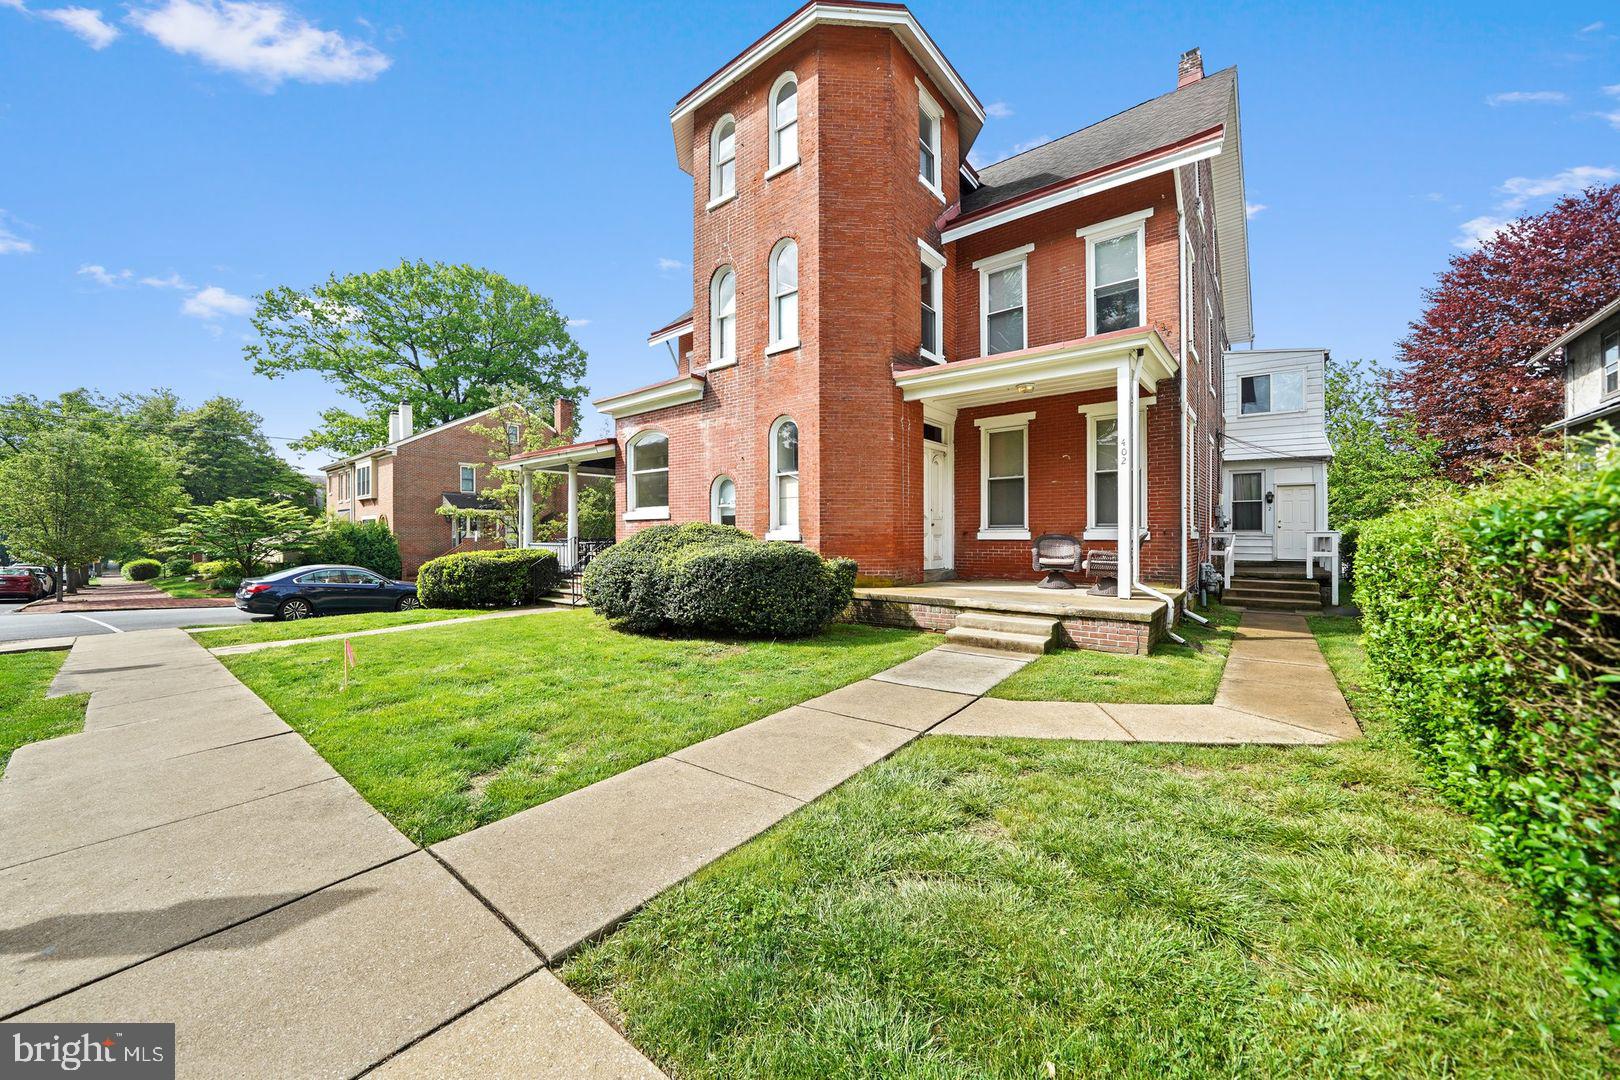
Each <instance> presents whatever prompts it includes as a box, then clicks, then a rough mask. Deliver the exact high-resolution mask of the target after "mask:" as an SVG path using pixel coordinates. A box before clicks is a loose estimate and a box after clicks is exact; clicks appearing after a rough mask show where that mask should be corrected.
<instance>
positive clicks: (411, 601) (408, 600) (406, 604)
mask: <svg viewBox="0 0 1620 1080" xmlns="http://www.w3.org/2000/svg"><path fill="white" fill-rule="evenodd" d="M421 606H422V601H420V600H418V599H417V598H416V597H414V596H402V597H400V598H399V603H397V604H395V605H394V610H395V611H415V610H416V609H417V608H419V607H421Z"/></svg>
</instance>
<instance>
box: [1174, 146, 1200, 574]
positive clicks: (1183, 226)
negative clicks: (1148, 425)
mask: <svg viewBox="0 0 1620 1080" xmlns="http://www.w3.org/2000/svg"><path fill="white" fill-rule="evenodd" d="M1197 167H1198V166H1197V165H1194V166H1193V168H1197ZM1174 176H1175V180H1176V226H1177V228H1176V236H1177V239H1178V243H1177V245H1176V261H1177V263H1178V264H1179V265H1180V267H1181V277H1180V283H1181V290H1180V292H1181V296H1180V303H1181V315H1180V322H1179V323H1178V324H1177V325H1178V327H1179V330H1178V332H1177V334H1176V336H1177V337H1178V338H1180V339H1181V340H1180V342H1179V345H1180V351H1181V368H1180V378H1179V379H1178V380H1177V382H1178V384H1179V392H1178V393H1177V395H1176V396H1177V398H1179V401H1178V402H1177V408H1178V409H1179V410H1180V412H1181V587H1182V588H1183V589H1185V588H1186V587H1187V547H1188V545H1189V544H1190V543H1191V542H1192V507H1191V492H1192V476H1191V475H1190V474H1191V472H1192V470H1193V461H1194V460H1195V455H1194V453H1193V449H1192V444H1191V442H1190V440H1191V438H1192V434H1191V432H1190V431H1189V430H1188V427H1187V326H1188V321H1189V319H1190V318H1191V316H1190V315H1189V313H1188V312H1189V305H1190V304H1191V303H1192V283H1191V282H1190V281H1189V280H1188V279H1187V214H1186V210H1185V204H1184V203H1183V201H1182V197H1181V170H1180V169H1177V170H1176V171H1175V173H1174Z"/></svg>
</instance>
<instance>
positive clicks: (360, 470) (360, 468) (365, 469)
mask: <svg viewBox="0 0 1620 1080" xmlns="http://www.w3.org/2000/svg"><path fill="white" fill-rule="evenodd" d="M362 476H364V477H365V478H366V482H365V484H364V485H363V486H364V490H361V488H362V485H361V483H360V477H362ZM371 497H372V494H371V462H369V461H368V462H366V463H365V464H364V465H360V464H356V465H355V467H354V498H355V501H356V502H358V501H359V500H361V499H369V498H371Z"/></svg>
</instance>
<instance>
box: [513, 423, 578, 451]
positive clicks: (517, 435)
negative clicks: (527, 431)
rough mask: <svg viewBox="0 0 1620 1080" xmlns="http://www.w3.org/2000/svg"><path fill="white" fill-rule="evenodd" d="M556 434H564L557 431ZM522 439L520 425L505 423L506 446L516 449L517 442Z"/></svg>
mask: <svg viewBox="0 0 1620 1080" xmlns="http://www.w3.org/2000/svg"><path fill="white" fill-rule="evenodd" d="M557 434H559V435H561V434H564V433H563V432H560V431H559V432H558V433H557ZM522 439H523V429H522V427H520V426H519V425H517V424H507V425H506V445H507V446H509V447H511V448H512V449H514V450H516V449H517V445H518V443H519V442H521V441H522Z"/></svg>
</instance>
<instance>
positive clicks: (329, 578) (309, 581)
mask: <svg viewBox="0 0 1620 1080" xmlns="http://www.w3.org/2000/svg"><path fill="white" fill-rule="evenodd" d="M236 606H237V607H239V608H241V609H242V610H243V611H247V612H251V613H252V614H254V615H274V616H275V617H276V618H278V619H307V618H309V617H310V616H312V615H351V614H353V613H355V612H358V611H410V610H411V609H412V608H415V607H419V606H421V605H420V604H418V603H417V599H416V586H415V585H412V584H411V583H410V582H408V581H390V580H389V579H388V578H385V577H383V576H382V575H380V574H374V573H372V572H371V571H370V570H366V569H364V568H362V567H359V566H295V567H293V568H292V569H291V570H281V571H278V572H277V573H274V574H266V575H265V576H264V577H257V578H249V579H247V580H246V581H244V582H242V585H241V587H240V588H238V589H237V590H236Z"/></svg>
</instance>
